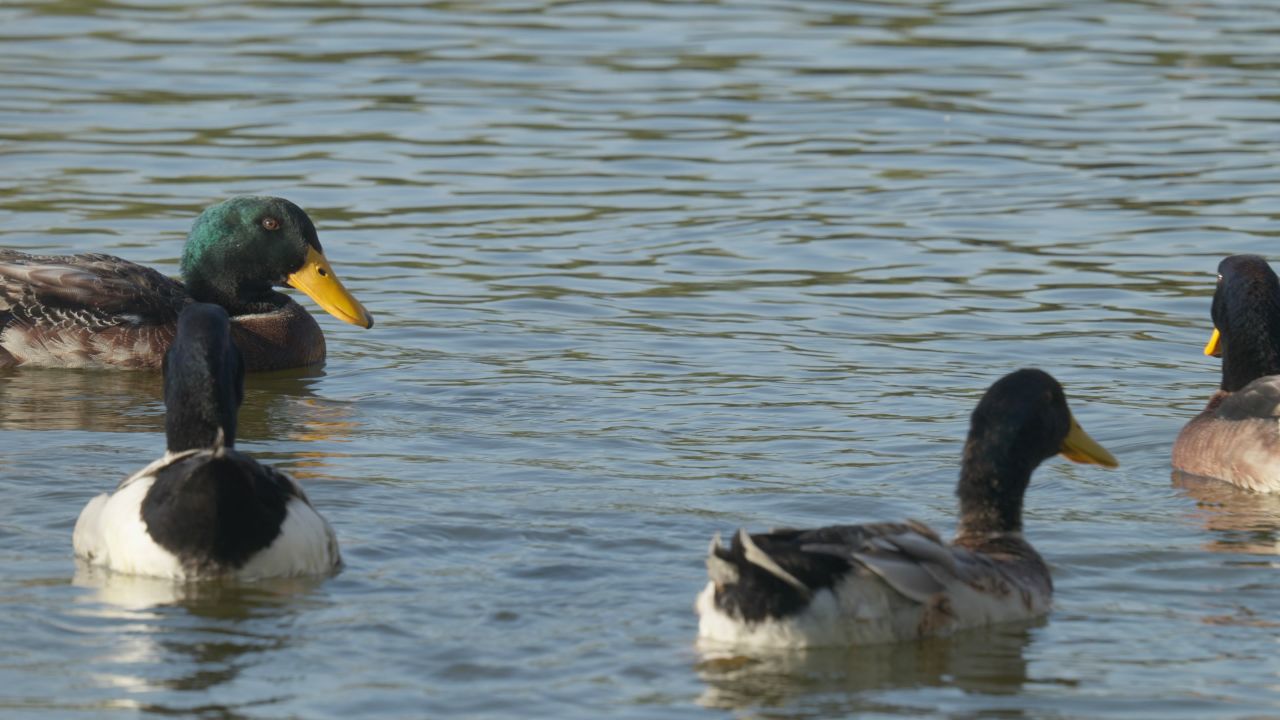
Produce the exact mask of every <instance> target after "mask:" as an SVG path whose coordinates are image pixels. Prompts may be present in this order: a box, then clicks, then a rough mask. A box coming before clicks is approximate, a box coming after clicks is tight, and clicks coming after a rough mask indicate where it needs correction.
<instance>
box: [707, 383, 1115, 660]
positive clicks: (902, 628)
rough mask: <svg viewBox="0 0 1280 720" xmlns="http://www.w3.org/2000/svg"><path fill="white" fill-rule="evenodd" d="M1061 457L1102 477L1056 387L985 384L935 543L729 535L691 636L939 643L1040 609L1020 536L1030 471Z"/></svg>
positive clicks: (866, 529)
mask: <svg viewBox="0 0 1280 720" xmlns="http://www.w3.org/2000/svg"><path fill="white" fill-rule="evenodd" d="M1059 453H1061V454H1062V455H1063V456H1064V457H1066V458H1067V459H1069V460H1074V461H1076V462H1082V463H1090V464H1095V465H1103V466H1105V467H1115V466H1116V460H1115V458H1113V457H1112V456H1111V454H1110V453H1109V452H1107V451H1106V450H1105V449H1103V448H1102V447H1101V446H1100V445H1098V444H1097V443H1096V442H1094V441H1093V439H1092V438H1090V437H1089V436H1088V435H1087V434H1086V433H1085V432H1084V430H1082V429H1081V428H1080V426H1079V425H1078V424H1077V423H1076V421H1075V419H1074V418H1073V417H1072V416H1071V411H1070V410H1069V409H1068V408H1067V401H1066V398H1065V396H1064V395H1063V391H1062V386H1061V385H1059V384H1058V382H1057V381H1056V380H1054V379H1053V378H1052V377H1051V376H1050V375H1048V374H1047V373H1044V372H1042V371H1040V370H1033V369H1028V370H1019V371H1017V372H1015V373H1012V374H1010V375H1007V376H1005V377H1004V378H1001V379H1000V380H999V381H997V382H996V383H995V384H994V385H992V386H991V388H990V389H989V390H987V393H986V395H984V396H983V398H982V400H981V401H980V402H979V403H978V407H977V409H975V410H974V411H973V416H972V419H971V425H970V430H969V438H968V441H967V442H966V443H965V448H964V458H963V461H962V465H961V469H960V481H959V483H958V485H957V487H956V494H957V495H958V496H959V498H960V523H959V530H958V532H957V535H956V538H955V539H954V540H953V541H952V542H951V543H950V544H947V543H944V542H943V541H942V540H941V539H940V538H939V537H938V535H937V534H936V533H935V532H933V531H932V530H930V529H929V528H928V527H925V526H924V525H922V524H920V523H917V522H914V521H907V522H902V523H875V524H868V525H842V526H833V527H825V528H819V529H815V530H778V531H774V532H770V533H761V534H758V535H749V534H747V533H746V532H745V531H741V530H740V531H739V532H738V533H737V535H735V536H734V539H733V542H732V543H731V544H730V546H729V547H728V548H725V547H722V546H721V545H720V542H719V539H718V538H717V539H716V540H713V541H712V544H711V549H710V552H709V553H708V555H707V571H708V574H709V575H710V582H709V583H708V584H707V586H706V589H705V590H703V591H702V593H701V594H700V595H699V596H698V600H697V604H696V608H697V610H698V614H699V616H700V618H699V626H698V627H699V636H700V638H702V639H704V640H709V641H713V642H723V643H733V644H741V645H750V646H757V647H809V646H831V645H861V644H871V643H882V642H894V641H901V640H914V639H917V638H921V637H926V636H931V635H946V634H949V633H951V632H953V631H955V630H959V629H963V628H968V627H976V626H981V625H988V624H992V623H998V622H1008V621H1014V620H1023V619H1027V618H1031V617H1035V616H1037V615H1041V614H1043V613H1045V612H1047V611H1048V610H1049V607H1050V602H1051V599H1052V595H1053V581H1052V579H1051V578H1050V576H1049V568H1048V566H1047V565H1045V562H1044V560H1043V559H1041V557H1040V555H1039V553H1037V552H1036V551H1035V549H1034V548H1032V547H1031V544H1030V543H1028V542H1027V540H1026V539H1025V538H1024V537H1023V535H1022V500H1023V494H1024V493H1025V491H1026V489H1027V484H1028V483H1029V482H1030V480H1031V473H1032V471H1033V470H1035V468H1036V466H1038V465H1039V464H1040V463H1041V461H1043V460H1045V459H1047V458H1050V457H1052V456H1053V455H1056V454H1059Z"/></svg>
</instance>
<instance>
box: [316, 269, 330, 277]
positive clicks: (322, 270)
mask: <svg viewBox="0 0 1280 720" xmlns="http://www.w3.org/2000/svg"><path fill="white" fill-rule="evenodd" d="M316 272H318V273H320V277H325V276H327V275H328V274H329V273H327V272H325V271H324V268H316Z"/></svg>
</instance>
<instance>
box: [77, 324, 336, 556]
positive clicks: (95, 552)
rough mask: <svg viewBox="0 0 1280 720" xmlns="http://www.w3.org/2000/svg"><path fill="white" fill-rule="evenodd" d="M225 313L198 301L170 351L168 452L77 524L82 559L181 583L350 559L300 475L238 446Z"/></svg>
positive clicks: (235, 367) (236, 376)
mask: <svg viewBox="0 0 1280 720" xmlns="http://www.w3.org/2000/svg"><path fill="white" fill-rule="evenodd" d="M230 329H231V323H230V320H229V318H228V316H227V313H226V311H225V310H223V309H222V308H220V307H218V306H216V305H209V304H202V303H196V304H192V305H189V306H188V307H187V308H186V309H185V310H183V311H182V314H181V315H180V316H179V318H178V321H177V336H176V338H175V339H174V341H173V344H172V345H171V347H170V348H169V351H168V353H167V355H166V357H165V363H164V366H165V367H164V398H165V437H166V443H167V450H166V452H165V454H164V456H163V457H161V458H160V459H159V460H156V461H155V462H153V463H151V464H150V465H148V466H147V467H145V468H143V469H142V470H140V471H138V472H137V473H135V474H134V475H132V476H131V477H129V478H127V479H126V480H125V481H124V482H122V483H120V485H119V487H117V488H116V491H115V492H114V493H112V494H110V495H105V494H104V495H99V496H98V497H96V498H94V499H93V500H91V501H90V502H89V504H88V505H87V506H86V507H85V509H84V511H83V512H81V513H80V518H79V520H77V521H76V527H75V533H74V535H73V538H72V545H73V546H74V548H75V554H76V556H77V557H79V558H82V559H83V560H85V561H87V562H89V563H91V564H93V565H100V566H103V567H106V568H107V569H110V570H113V571H115V572H121V573H128V574H132V575H150V576H157V577H166V578H173V579H176V580H198V579H206V578H217V577H236V578H241V579H254V578H262V577H283V576H296V575H317V574H323V573H328V572H331V571H333V570H334V569H336V568H337V567H338V566H339V565H340V564H341V562H342V560H341V556H340V555H339V552H338V541H337V538H336V537H335V536H334V533H333V529H332V528H330V527H329V523H327V522H326V521H325V520H324V518H322V517H320V515H319V514H318V513H317V512H316V511H315V509H314V508H312V506H311V503H310V501H308V500H307V496H306V495H305V494H304V493H303V492H302V488H301V487H299V486H298V483H297V482H295V481H294V480H293V478H290V477H289V476H288V475H285V474H284V473H282V472H279V471H277V470H274V469H272V468H270V467H268V466H265V465H261V464H259V463H258V462H257V461H256V460H254V459H253V458H251V457H249V456H248V455H245V454H243V453H240V452H238V451H236V449H235V447H234V446H235V431H236V414H237V412H238V410H239V407H240V402H241V400H242V399H243V397H244V361H243V359H242V358H241V355H240V352H239V351H238V350H237V349H236V347H235V344H234V343H233V342H232V340H231V331H230Z"/></svg>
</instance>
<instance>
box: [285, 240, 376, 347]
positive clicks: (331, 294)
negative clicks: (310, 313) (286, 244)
mask: <svg viewBox="0 0 1280 720" xmlns="http://www.w3.org/2000/svg"><path fill="white" fill-rule="evenodd" d="M288 283H289V286H290V287H293V288H297V289H298V290H301V291H302V292H304V293H306V294H307V295H308V296H309V297H310V298H311V299H312V300H315V301H316V302H317V303H319V305H320V307H322V308H324V309H325V311H326V312H328V313H329V314H330V315H332V316H334V317H336V318H338V319H339V320H342V321H345V322H349V323H351V324H352V325H359V326H360V327H362V328H371V327H373V316H372V315H370V314H369V311H368V310H365V309H364V306H363V305H361V304H360V301H359V300H356V299H355V298H354V297H353V296H352V295H351V293H349V292H347V289H346V288H345V287H343V286H342V283H341V282H339V281H338V276H337V275H334V274H333V268H331V267H329V261H328V260H326V259H325V257H324V255H323V254H321V253H320V251H319V250H316V249H315V248H313V247H310V246H308V247H307V259H306V261H305V262H303V263H302V268H301V269H299V270H298V271H297V272H295V273H293V274H292V275H290V276H289V277H288Z"/></svg>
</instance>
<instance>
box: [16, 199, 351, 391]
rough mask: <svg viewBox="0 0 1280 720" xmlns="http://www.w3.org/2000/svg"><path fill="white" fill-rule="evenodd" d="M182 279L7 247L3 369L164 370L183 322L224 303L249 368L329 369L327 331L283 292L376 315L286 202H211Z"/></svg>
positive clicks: (128, 265)
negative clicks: (196, 306) (197, 307)
mask: <svg viewBox="0 0 1280 720" xmlns="http://www.w3.org/2000/svg"><path fill="white" fill-rule="evenodd" d="M180 270H181V280H177V279H174V278H170V277H167V276H165V275H163V274H161V273H160V272H158V271H156V270H154V269H152V268H148V267H145V266H143V265H139V264H137V263H133V262H130V261H128V260H125V259H123V258H119V257H115V256H113V255H104V254H100V253H94V254H87V255H29V254H27V253H22V252H18V251H16V250H8V249H0V368H5V367H15V366H20V365H26V366H36V367H73V368H145V369H152V370H156V369H159V368H160V366H161V364H162V363H163V360H164V356H165V349H166V348H168V346H169V343H171V342H172V341H173V337H174V332H175V328H176V323H177V320H178V315H179V314H180V313H181V312H182V310H183V308H185V307H186V306H187V305H189V304H191V303H193V302H203V303H214V304H217V305H221V306H222V307H223V308H225V309H226V311H227V312H228V313H229V314H230V315H231V318H232V325H231V328H232V330H231V331H232V336H233V338H234V339H235V342H236V344H237V346H238V347H239V348H240V352H241V353H243V355H244V357H245V361H246V366H247V369H249V370H253V371H257V370H281V369H286V368H296V367H306V366H311V365H317V364H320V363H322V362H324V359H325V343H324V334H323V333H322V332H321V331H320V325H319V324H318V323H317V322H316V320H315V318H313V317H312V316H311V315H310V314H309V313H308V312H307V311H306V310H305V309H303V307H302V306H301V305H299V304H297V303H296V302H294V301H293V300H292V299H291V298H290V297H289V296H288V295H285V294H283V293H280V292H277V291H276V290H275V289H274V288H275V287H278V286H289V287H293V288H296V289H298V290H301V291H302V292H303V293H305V294H307V295H308V296H310V297H311V298H312V299H313V300H315V301H316V303H318V304H319V305H320V307H322V308H324V309H325V310H326V311H328V312H329V313H330V314H332V315H333V316H334V317H337V318H338V319H339V320H343V321H345V322H348V323H351V324H353V325H358V326H360V327H364V328H370V327H373V316H372V315H370V314H369V311H368V310H366V309H365V308H364V306H363V305H361V304H360V302H359V301H358V300H356V299H355V297H353V296H352V295H351V293H350V292H348V291H347V289H346V288H345V287H344V286H343V285H342V282H341V281H340V280H338V276H337V275H335V274H334V272H333V268H332V267H331V266H330V264H329V261H328V259H327V258H326V257H325V254H324V251H323V250H322V249H321V247H320V240H319V238H318V237H317V235H316V228H315V224H314V223H312V222H311V218H310V217H308V216H307V214H306V212H304V211H303V210H302V208H300V207H298V206H297V205H295V204H293V203H291V202H289V201H288V200H285V199H284V198H278V197H265V196H240V197H233V198H231V199H229V200H225V201H223V202H220V203H218V204H216V205H212V206H210V207H208V208H206V209H205V210H204V212H202V213H200V215H199V217H197V218H196V220H195V222H194V223H193V224H192V226H191V232H190V233H189V234H188V236H187V241H186V245H185V246H184V247H183V251H182V259H181V263H180Z"/></svg>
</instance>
